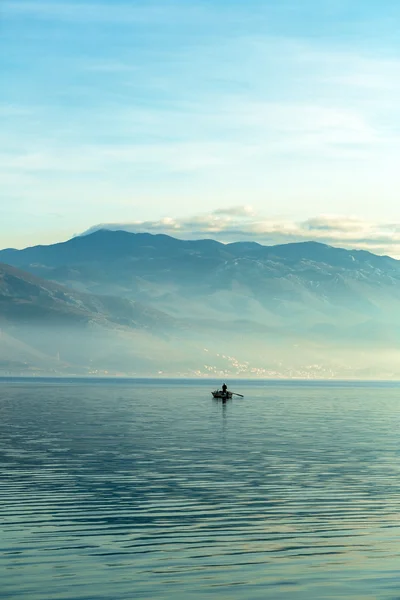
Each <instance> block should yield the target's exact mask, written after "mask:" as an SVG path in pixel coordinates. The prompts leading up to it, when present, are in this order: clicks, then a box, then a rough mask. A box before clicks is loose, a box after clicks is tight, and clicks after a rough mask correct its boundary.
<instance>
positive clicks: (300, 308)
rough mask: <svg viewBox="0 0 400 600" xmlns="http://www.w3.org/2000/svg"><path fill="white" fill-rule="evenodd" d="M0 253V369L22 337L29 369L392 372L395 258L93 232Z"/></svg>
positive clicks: (397, 324)
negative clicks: (49, 367)
mask: <svg viewBox="0 0 400 600" xmlns="http://www.w3.org/2000/svg"><path fill="white" fill-rule="evenodd" d="M0 261H1V262H2V263H3V264H2V265H0V324H1V326H2V331H3V335H2V338H1V339H2V342H3V343H2V344H1V345H0V348H1V347H3V348H4V347H5V345H6V342H5V340H6V337H5V336H7V348H8V350H6V351H3V355H4V356H3V357H2V356H1V354H0V367H1V365H2V364H4V365H5V367H4V368H7V356H8V355H10V348H11V345H12V342H11V340H14V342H13V344H14V346H13V347H14V350H13V352H12V353H11V354H12V356H13V359H12V364H13V365H14V367H15V361H16V358H15V357H16V356H18V351H17V350H15V348H17V347H19V348H20V349H21V346H19V344H23V345H24V346H23V347H24V352H22V350H21V354H23V355H24V357H25V358H24V360H23V361H22V363H21V364H23V365H27V367H26V368H32V369H39V368H40V369H42V368H43V369H46V367H45V366H44V365H46V364H48V365H51V369H53V370H54V369H55V370H56V371H57V369H58V370H61V371H63V370H69V372H84V373H87V372H106V371H108V372H113V373H114V372H122V373H126V374H134V375H140V374H144V375H154V374H157V373H159V372H160V371H162V373H163V374H170V375H191V374H193V375H203V374H204V375H209V374H214V375H218V376H219V375H221V376H225V375H226V376H230V375H247V376H252V375H258V376H268V377H288V376H298V377H319V376H321V377H351V376H353V377H364V376H371V377H372V376H374V377H397V373H399V374H400V368H398V367H397V362H398V354H399V353H398V345H399V342H400V311H399V310H398V308H399V306H400V261H397V260H395V259H393V258H390V257H388V256H377V255H374V254H372V253H369V252H366V251H360V250H351V251H350V250H344V249H341V248H334V247H331V246H327V245H324V244H320V243H316V242H304V243H296V244H285V245H279V246H263V245H261V244H257V243H254V242H237V243H231V244H222V243H219V242H217V241H215V240H211V239H205V240H196V241H184V240H179V239H176V238H173V237H170V236H167V235H151V234H143V233H140V234H134V233H128V232H125V231H108V230H100V231H96V232H94V233H91V234H89V235H84V236H78V237H74V238H72V239H71V240H68V241H67V242H63V243H58V244H53V245H48V246H35V247H31V248H26V249H24V250H15V249H6V250H2V251H0ZM78 347H79V351H77V348H78ZM28 348H30V349H31V355H32V356H31V359H27V358H26V357H27V353H28V354H29V352H28ZM37 352H39V358H38V355H37V354H35V353H37ZM78 356H79V360H78ZM34 357H36V358H34ZM46 357H48V360H47V358H46ZM46 360H47V363H46ZM2 361H3V362H2ZM35 361H36V362H35ZM39 363H40V366H38V365H39ZM14 367H13V368H14Z"/></svg>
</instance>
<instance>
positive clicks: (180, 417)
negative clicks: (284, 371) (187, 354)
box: [0, 379, 400, 600]
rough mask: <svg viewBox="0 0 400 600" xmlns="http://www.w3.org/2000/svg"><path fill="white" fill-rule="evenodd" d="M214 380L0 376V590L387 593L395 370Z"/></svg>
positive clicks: (399, 583)
mask: <svg viewBox="0 0 400 600" xmlns="http://www.w3.org/2000/svg"><path fill="white" fill-rule="evenodd" d="M218 383H219V384H221V383H222V381H221V382H218ZM227 383H228V384H230V385H229V387H230V388H231V389H233V390H234V391H237V392H239V393H243V394H245V398H243V399H241V398H238V397H236V398H235V399H233V400H232V401H227V402H226V403H222V402H221V401H215V400H213V399H212V398H211V394H210V391H211V390H212V389H214V388H215V387H216V383H215V382H211V383H210V382H205V381H182V382H178V381H154V380H153V381H152V380H148V381H140V380H134V381H124V380H122V381H112V380H105V381H94V380H92V381H90V380H88V381H86V382H83V381H79V380H35V381H24V380H13V381H11V380H10V381H7V380H5V379H4V380H2V381H0V500H1V501H0V581H1V586H0V598H7V600H9V599H13V600H14V599H19V598H29V600H56V599H64V600H66V599H69V600H89V599H90V600H98V599H101V598H105V599H109V600H122V599H135V600H136V599H139V598H140V599H146V600H150V599H182V600H183V599H196V600H200V599H206V598H213V599H214V598H216V599H218V600H223V599H226V600H227V599H243V600H253V599H260V600H261V599H265V598H271V599H274V600H283V599H285V600H286V599H290V600H300V599H301V600H303V599H304V600H309V599H315V600H321V599H324V598H351V599H358V600H361V599H362V600H367V599H374V600H376V598H379V599H380V600H383V599H392V600H395V599H399V598H400V574H399V570H400V569H399V567H400V402H399V400H400V385H398V384H384V383H369V384H365V383H364V384H357V383H327V384H321V383H308V382H304V383H299V382H290V383H285V382H259V381H258V382H249V381H241V382H235V383H234V384H233V383H231V382H229V381H228V382H227Z"/></svg>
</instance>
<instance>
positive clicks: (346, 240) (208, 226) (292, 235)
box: [85, 206, 400, 257]
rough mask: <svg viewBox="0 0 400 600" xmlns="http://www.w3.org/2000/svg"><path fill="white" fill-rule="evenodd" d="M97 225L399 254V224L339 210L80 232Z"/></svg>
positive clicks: (235, 215) (232, 210)
mask: <svg viewBox="0 0 400 600" xmlns="http://www.w3.org/2000/svg"><path fill="white" fill-rule="evenodd" d="M98 229H110V230H114V231H116V230H124V231H131V232H134V233H139V232H149V233H165V234H168V235H172V236H176V237H179V238H182V239H199V238H204V237H211V238H213V239H217V240H219V241H221V242H232V241H257V242H259V243H262V244H267V245H274V244H286V243H290V242H301V241H309V240H314V241H318V242H321V243H325V244H329V245H333V246H340V247H343V248H349V249H364V250H369V251H371V252H375V253H377V254H389V255H391V256H395V257H400V223H398V224H396V223H373V222H369V221H366V220H362V219H358V218H351V217H346V216H338V215H320V216H318V217H313V218H310V219H306V220H304V221H298V222H296V221H293V220H289V219H283V218H268V217H266V216H264V215H263V214H260V213H258V212H257V211H255V210H254V209H253V208H252V207H250V206H234V207H228V208H221V209H217V210H215V211H212V212H209V213H203V214H198V215H194V216H192V217H189V218H173V217H164V218H162V219H158V220H155V221H136V222H133V223H102V224H99V225H96V226H94V227H92V228H90V229H89V230H88V231H86V232H85V234H88V233H92V232H93V231H96V230H98Z"/></svg>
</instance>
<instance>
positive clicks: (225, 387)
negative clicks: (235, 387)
mask: <svg viewBox="0 0 400 600" xmlns="http://www.w3.org/2000/svg"><path fill="white" fill-rule="evenodd" d="M227 391H228V387H227V385H226V383H223V384H222V392H223V393H224V394H226V392H227Z"/></svg>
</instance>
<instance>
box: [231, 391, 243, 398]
mask: <svg viewBox="0 0 400 600" xmlns="http://www.w3.org/2000/svg"><path fill="white" fill-rule="evenodd" d="M231 394H233V396H240V397H241V398H244V396H243V395H242V394H237V393H236V392H231Z"/></svg>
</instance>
